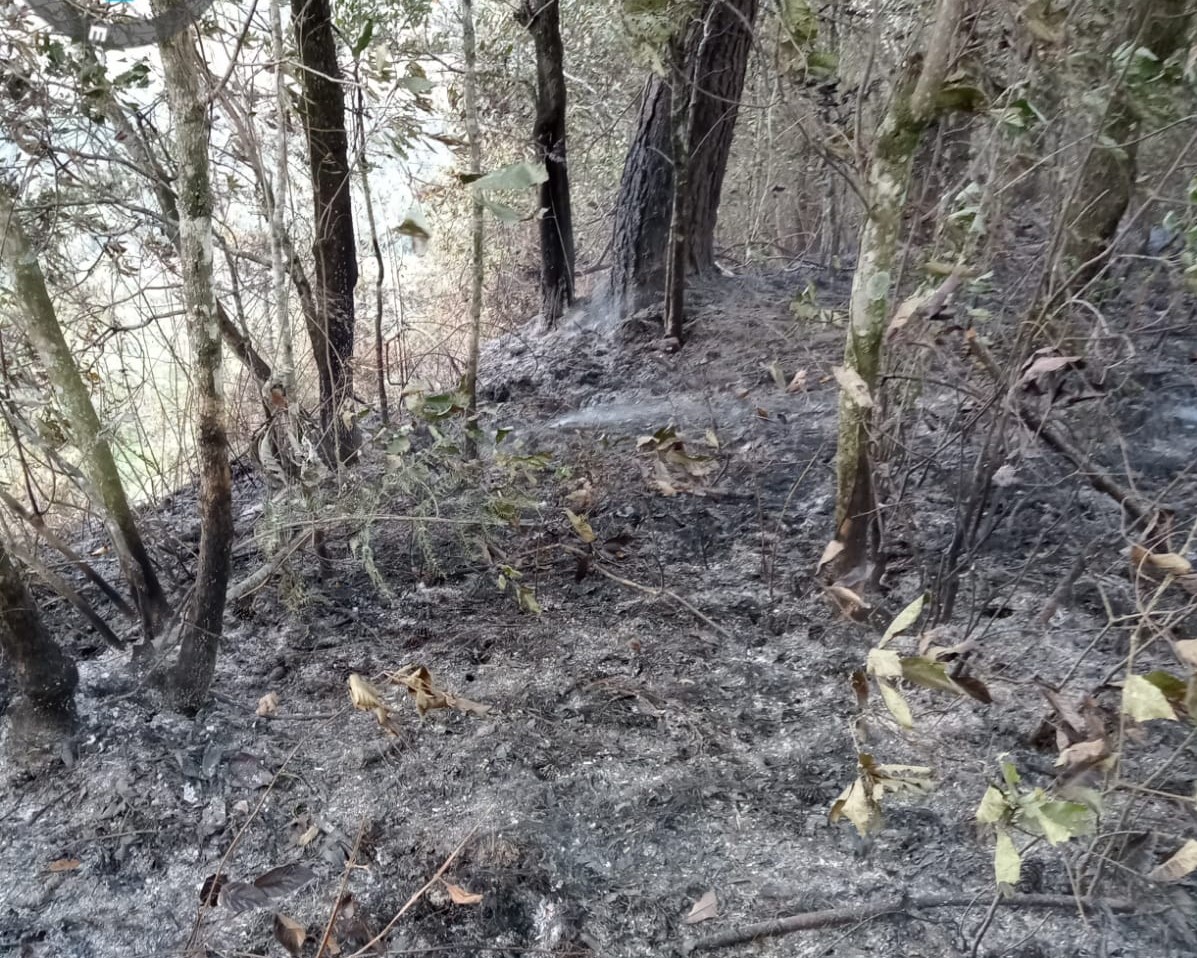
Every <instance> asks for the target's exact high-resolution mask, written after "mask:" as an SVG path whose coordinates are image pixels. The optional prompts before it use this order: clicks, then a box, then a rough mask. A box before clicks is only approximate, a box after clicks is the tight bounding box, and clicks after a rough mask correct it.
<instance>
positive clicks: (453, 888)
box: [445, 882, 482, 905]
mask: <svg viewBox="0 0 1197 958" xmlns="http://www.w3.org/2000/svg"><path fill="white" fill-rule="evenodd" d="M445 891H447V892H448V893H449V898H450V900H452V902H453V904H455V905H477V904H478V903H479V902H481V901H482V896H481V895H479V894H478V893H476V892H470V891H466V890H465V889H464V888H462V887H461V886H460V885H452V884H450V883H448V882H446V883H445Z"/></svg>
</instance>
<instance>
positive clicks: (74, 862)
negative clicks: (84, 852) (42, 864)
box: [46, 858, 83, 872]
mask: <svg viewBox="0 0 1197 958" xmlns="http://www.w3.org/2000/svg"><path fill="white" fill-rule="evenodd" d="M82 864H83V863H82V862H81V861H79V859H78V858H59V859H56V860H55V861H52V862H50V864H49V865H47V866H46V871H49V872H73V871H74V870H75V869H76V868H78V867H79V866H80V865H82Z"/></svg>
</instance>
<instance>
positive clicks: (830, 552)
mask: <svg viewBox="0 0 1197 958" xmlns="http://www.w3.org/2000/svg"><path fill="white" fill-rule="evenodd" d="M843 551H844V544H843V543H842V542H840V540H839V539H832V540H831V541H830V542H829V543H827V545H826V547H825V548H824V549H823V554H822V555H821V556H819V564H818V565H817V566H815V572H816V573H817V572H818V571H819V570H820V569H822V568H823V566H825V565H827V563H828V562H830V561H831V560H832V559H834V558H835V557H836V556H838V555H839V554H840V553H841V552H843Z"/></svg>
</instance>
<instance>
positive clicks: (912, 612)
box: [877, 592, 927, 648]
mask: <svg viewBox="0 0 1197 958" xmlns="http://www.w3.org/2000/svg"><path fill="white" fill-rule="evenodd" d="M926 601H927V593H925V592H924V593H922V594H921V595H919V596H918V598H916V599H915V600H914V601H913V602H911V603H910V604H909V605H908V606H906V608H904V609H903V610H902V611H901V612H899V613H898V615H897V618H895V619H894V621H893V622H891V623H890V624H889V628H888V629H886V630H885V635H883V636H882V637H881V641H880V642H878V643H877V647H878V648H882V647H884V646H885V644H886V643H887V642H889V640H890V639H892V638H893V637H894V636H895V635H900V634H901V633H903V632H905V631H906V630H907V629H909V628H910V627H911V626H912V625H914V623H915V622H917V621H918V617H919V616H920V615H922V614H923V603H924V602H926Z"/></svg>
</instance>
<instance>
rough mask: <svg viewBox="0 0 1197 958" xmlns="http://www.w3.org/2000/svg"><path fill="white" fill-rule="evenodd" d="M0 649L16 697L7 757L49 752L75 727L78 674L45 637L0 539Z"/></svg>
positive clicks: (10, 712) (10, 709)
mask: <svg viewBox="0 0 1197 958" xmlns="http://www.w3.org/2000/svg"><path fill="white" fill-rule="evenodd" d="M0 651H2V652H3V653H4V660H5V661H7V663H8V666H9V668H11V669H12V671H13V673H14V675H15V678H16V685H17V690H18V692H19V697H18V698H17V699H16V700H14V701H13V702H11V703H10V704H9V707H8V712H7V719H8V723H9V727H10V730H11V734H10V736H9V741H8V744H9V747H10V749H12V752H13V754H12V757H13V758H14V759H18V760H24V759H28V758H32V757H34V756H35V755H36V754H37V753H43V752H45V751H49V750H53V748H54V747H55V746H56V745H58V744H60V743H61V742H62V741H63V740H64V739H67V738H68V737H69V736H70V735H71V734H72V732H74V729H75V688H76V687H77V686H78V684H79V673H78V671H77V670H76V669H75V663H74V662H72V661H71V660H70V659H69V658H68V657H67V656H66V654H65V653H64V652H63V651H62V649H60V648H59V647H58V645H57V643H55V642H54V640H53V639H52V638H51V637H50V634H49V633H48V632H47V631H46V629H45V626H44V625H43V624H42V621H41V617H40V616H39V615H38V611H37V606H36V605H35V604H34V601H33V597H32V596H31V595H30V594H29V590H28V589H26V588H25V583H24V581H23V580H22V578H21V573H20V571H19V570H18V569H17V566H16V564H15V563H14V562H13V560H12V558H11V557H10V556H9V554H8V551H7V550H6V549H5V547H4V543H3V542H2V541H0Z"/></svg>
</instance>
